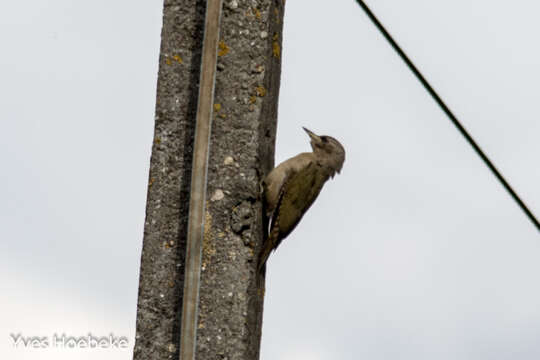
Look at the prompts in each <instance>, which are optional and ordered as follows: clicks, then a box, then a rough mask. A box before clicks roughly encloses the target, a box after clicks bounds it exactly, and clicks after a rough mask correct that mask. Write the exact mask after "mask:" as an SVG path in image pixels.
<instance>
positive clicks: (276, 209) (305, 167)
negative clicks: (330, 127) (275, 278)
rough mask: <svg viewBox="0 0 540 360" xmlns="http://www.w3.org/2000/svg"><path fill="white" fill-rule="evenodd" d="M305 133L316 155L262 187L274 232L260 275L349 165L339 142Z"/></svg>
mask: <svg viewBox="0 0 540 360" xmlns="http://www.w3.org/2000/svg"><path fill="white" fill-rule="evenodd" d="M303 129H304V131H305V132H306V133H307V134H308V135H309V137H310V138H311V148H312V149H313V151H312V152H305V153H301V154H298V155H296V156H295V157H292V158H290V159H288V160H286V161H284V162H282V163H281V164H279V165H278V166H277V167H275V168H274V169H273V170H272V171H270V173H269V174H268V176H267V177H266V178H265V179H264V181H263V183H262V190H263V196H264V200H265V207H266V216H267V218H268V219H269V220H270V228H269V231H268V238H267V239H266V240H265V242H264V243H263V248H262V250H261V253H260V255H259V261H258V265H257V269H258V271H259V272H261V271H262V269H263V268H264V265H265V264H266V260H268V257H269V256H270V253H271V252H272V250H275V249H276V248H277V247H278V246H279V244H280V243H281V241H283V239H285V238H286V237H287V235H289V234H290V233H291V231H293V230H294V228H295V227H296V225H298V222H300V220H301V219H302V217H303V216H304V214H305V213H306V211H307V210H308V209H309V207H310V206H311V204H313V202H314V201H315V199H316V198H317V196H318V195H319V193H320V192H321V189H322V188H323V186H324V183H325V182H326V181H327V180H328V179H329V178H333V177H334V175H335V174H336V172H337V173H338V174H339V172H340V171H341V168H342V166H343V162H344V161H345V149H344V148H343V146H342V145H341V144H340V143H339V141H337V140H336V139H334V138H333V137H331V136H326V135H322V136H318V135H316V134H315V133H313V132H312V131H310V130H308V129H306V128H303Z"/></svg>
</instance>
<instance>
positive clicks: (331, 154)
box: [303, 127, 345, 177]
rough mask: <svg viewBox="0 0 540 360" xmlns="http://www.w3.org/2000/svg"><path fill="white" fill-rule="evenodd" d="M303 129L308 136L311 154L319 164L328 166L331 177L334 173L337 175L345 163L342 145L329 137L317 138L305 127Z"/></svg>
mask: <svg viewBox="0 0 540 360" xmlns="http://www.w3.org/2000/svg"><path fill="white" fill-rule="evenodd" d="M303 129H304V131H305V132H306V133H307V134H308V135H309V137H310V139H311V142H310V143H311V148H312V149H313V153H314V154H315V155H316V156H317V158H318V160H319V161H320V162H321V164H322V165H325V166H328V167H329V168H330V170H332V174H331V176H332V177H333V176H334V174H335V173H336V172H337V173H338V174H339V173H340V171H341V168H342V167H343V162H344V161H345V149H344V148H343V145H341V144H340V142H339V141H337V140H336V139H334V138H333V137H331V136H327V135H321V136H319V135H317V134H315V133H314V132H312V131H310V130H308V129H306V128H305V127H303Z"/></svg>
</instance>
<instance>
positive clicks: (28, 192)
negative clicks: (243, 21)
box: [0, 0, 540, 360]
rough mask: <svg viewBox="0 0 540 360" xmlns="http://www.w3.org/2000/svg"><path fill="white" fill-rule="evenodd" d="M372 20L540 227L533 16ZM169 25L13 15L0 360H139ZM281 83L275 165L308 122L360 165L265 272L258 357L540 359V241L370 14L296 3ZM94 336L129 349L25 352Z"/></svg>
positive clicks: (66, 7)
mask: <svg viewBox="0 0 540 360" xmlns="http://www.w3.org/2000/svg"><path fill="white" fill-rule="evenodd" d="M225 1H227V0H225ZM239 1H240V2H242V1H246V0H239ZM369 4H370V5H371V6H372V10H373V11H374V12H375V13H376V14H377V15H378V16H379V18H380V20H381V21H382V22H383V23H384V24H385V25H386V26H387V28H388V30H389V31H390V32H391V33H392V34H393V35H394V37H395V39H396V40H397V41H398V42H399V43H400V44H401V45H402V47H403V48H404V49H405V51H406V52H407V53H408V54H409V55H410V57H411V58H412V59H413V61H414V62H415V63H416V64H417V66H418V67H419V68H420V69H421V70H422V71H423V72H424V75H425V76H426V77H427V78H428V79H429V80H430V81H431V82H432V84H433V85H434V87H435V88H436V89H437V90H438V91H439V93H440V94H441V96H442V97H443V98H444V99H445V100H446V102H447V103H448V105H449V106H450V107H451V108H452V110H453V111H454V112H455V114H456V115H457V116H458V117H459V118H460V119H461V121H462V122H463V124H464V125H465V127H466V128H467V129H468V130H469V131H470V133H471V134H472V135H473V137H474V138H475V139H476V140H477V141H478V143H479V144H480V145H481V146H482V147H483V148H484V150H485V151H486V153H487V154H488V155H489V156H490V157H491V158H492V160H493V161H494V162H495V164H496V165H497V167H498V168H499V169H500V170H501V171H502V173H504V174H505V176H506V177H507V179H508V180H509V182H510V183H511V184H512V185H513V186H514V188H515V189H516V190H517V191H518V193H519V194H520V195H521V196H522V198H523V199H524V200H525V201H526V203H527V204H528V206H529V207H530V209H531V210H532V211H533V212H534V213H535V214H536V215H537V216H540V186H539V184H540V165H539V164H540V161H539V158H540V141H539V138H540V110H539V108H538V106H537V104H538V102H539V100H540V99H539V95H538V94H539V90H538V84H540V66H538V64H540V46H539V45H538V34H539V33H540V24H539V23H538V21H537V14H538V13H539V12H540V5H537V4H536V3H535V2H530V1H523V0H520V1H514V2H511V3H510V2H507V1H493V0H491V1H487V0H476V1H465V0H456V1H452V2H448V1H442V0H429V1H427V0H424V1H421V0H410V1H406V2H405V1H397V0H378V1H376V2H375V1H370V2H369ZM306 6H309V9H306ZM127 9H129V11H127ZM161 14H162V3H161V1H153V2H150V1H144V2H143V1H127V0H115V1H105V0H94V1H91V2H88V1H86V2H81V1H78V2H74V1H71V0H51V1H47V2H43V1H37V0H28V1H24V2H13V1H12V2H7V1H4V2H1V3H0V44H2V56H1V57H0V79H1V80H2V81H1V84H0V120H1V121H0V162H1V163H2V172H1V173H0V204H1V205H0V239H1V241H0V284H1V288H0V293H1V294H2V295H1V296H0V305H1V308H2V310H0V318H1V321H0V356H1V357H2V358H6V359H55V360H56V359H74V358H76V359H131V356H132V350H131V349H132V346H133V338H134V332H135V312H136V301H137V287H138V276H139V274H138V271H139V268H138V266H139V261H140V251H141V244H142V234H143V222H144V210H145V196H146V185H147V184H146V182H147V178H148V167H149V158H150V149H151V142H152V137H153V119H154V116H153V112H154V105H155V89H156V79H157V66H158V53H159V42H160V38H159V36H160V30H161ZM281 84H282V87H281V95H280V100H279V102H280V108H279V122H278V140H277V147H276V162H279V161H283V160H285V159H287V158H288V157H291V156H293V155H295V154H297V153H298V152H302V151H306V150H308V149H309V145H308V139H307V136H306V135H305V134H304V132H303V131H302V130H301V126H306V127H308V128H310V129H311V130H313V131H315V132H317V133H323V134H328V135H331V136H333V137H335V138H337V139H339V140H340V141H341V142H342V143H343V145H344V146H345V149H346V151H347V159H346V161H345V165H344V168H343V171H342V173H341V175H338V176H337V177H336V178H335V179H334V180H333V181H331V182H329V183H328V184H327V185H326V186H325V188H324V190H323V192H322V193H321V195H320V197H319V199H318V201H317V203H316V204H315V205H314V206H313V207H312V208H311V210H310V212H309V213H308V215H306V216H305V218H304V219H303V221H302V223H301V224H300V225H299V226H298V228H297V229H296V230H295V232H294V233H293V234H292V235H291V236H290V237H289V238H287V240H285V241H284V243H283V244H282V245H281V247H280V248H279V250H278V251H277V252H276V253H275V254H274V255H273V256H272V257H271V259H270V265H269V270H268V275H267V289H266V290H267V291H266V300H265V313H264V328H263V340H262V356H261V359H262V360H271V359H280V360H304V359H305V360H326V359H328V360H330V359H331V360H335V359H337V360H357V359H370V360H388V359H400V360H401V359H404V360H424V359H425V360H428V359H429V360H431V359H440V360H446V359H448V360H455V359H459V360H464V359H474V360H488V359H489V360H494V359H495V360H498V359H501V360H502V359H525V360H528V359H538V358H540V306H539V304H540V287H539V286H538V276H539V274H540V261H539V259H540V236H539V234H538V232H537V230H536V229H535V228H534V227H533V226H532V224H531V223H530V221H529V220H528V219H527V218H526V217H525V216H524V214H523V213H522V212H521V211H520V209H519V208H518V207H517V205H516V204H515V203H514V202H513V201H512V200H511V198H510V197H509V196H508V194H507V193H506V192H505V191H504V190H503V188H502V187H501V185H500V184H499V183H498V182H497V181H496V179H495V178H494V177H493V175H492V174H491V173H490V172H489V171H488V170H487V168H486V167H485V165H484V164H483V163H482V162H481V161H480V160H479V158H478V157H477V156H476V155H475V153H474V152H473V151H472V150H471V148H470V147H469V145H468V144H467V143H466V142H465V141H464V139H463V138H462V137H461V135H459V133H458V132H457V131H456V130H455V128H454V127H453V125H452V124H451V123H450V122H449V120H448V119H447V118H446V117H445V115H444V114H443V113H442V112H441V110H440V109H439V108H438V107H437V106H436V105H435V103H434V102H433V100H432V99H431V98H430V97H429V96H428V94H427V93H426V91H425V90H424V89H423V88H422V87H421V86H420V85H419V83H418V81H417V80H416V79H415V78H414V77H413V75H412V74H411V73H410V71H409V70H408V69H407V68H406V67H405V66H404V65H403V63H402V61H401V60H400V59H399V58H398V57H397V56H396V54H395V53H394V52H393V50H392V49H391V48H390V46H389V45H388V44H387V43H386V42H385V40H384V39H383V38H382V36H381V35H380V34H379V33H378V32H377V31H376V29H375V28H374V26H373V25H372V24H371V23H370V22H369V20H368V19H367V17H366V16H365V15H364V13H363V12H362V11H361V9H360V8H359V7H358V5H357V4H356V3H355V1H353V0H347V1H332V2H328V1H323V0H310V1H309V2H307V1H305V0H303V1H302V0H290V1H287V5H286V18H285V31H284V46H283V72H282V82H281ZM299 258H300V259H301V261H298V259H299ZM297 264H301V266H300V267H298V265H297ZM89 331H90V332H92V333H93V334H96V335H103V334H105V335H106V334H109V333H111V332H112V333H114V335H116V336H126V337H127V338H128V339H129V341H130V344H129V348H128V349H126V350H103V351H97V350H91V351H84V350H79V351H76V350H74V351H67V350H62V349H46V350H29V349H20V348H18V349H15V348H13V345H12V342H11V339H10V334H17V333H21V334H22V335H23V336H49V337H50V336H51V335H52V334H54V333H66V334H68V335H76V336H79V335H84V334H87V333H88V332H89Z"/></svg>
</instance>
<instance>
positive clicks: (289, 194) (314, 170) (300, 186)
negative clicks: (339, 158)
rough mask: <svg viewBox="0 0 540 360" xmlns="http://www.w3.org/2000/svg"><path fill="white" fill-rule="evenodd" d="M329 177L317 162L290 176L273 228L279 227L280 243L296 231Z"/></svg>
mask: <svg viewBox="0 0 540 360" xmlns="http://www.w3.org/2000/svg"><path fill="white" fill-rule="evenodd" d="M327 178H328V176H327V175H326V174H325V173H324V172H323V171H322V169H321V167H320V165H318V164H317V163H316V162H311V163H309V165H308V166H306V167H304V168H302V169H301V170H299V171H297V172H295V173H292V174H290V176H289V178H288V179H287V182H286V184H285V186H284V188H285V189H286V190H285V191H284V193H283V195H282V197H281V199H280V201H279V204H278V208H277V211H276V215H277V216H274V219H273V220H278V221H275V223H274V221H273V222H272V225H273V226H272V227H274V226H278V227H279V241H278V243H277V244H276V247H277V246H278V245H279V243H280V242H281V240H283V239H284V238H286V237H287V236H288V235H289V234H290V232H291V231H293V230H294V228H295V227H296V225H298V222H300V220H301V219H302V217H303V216H304V214H305V213H306V211H307V210H308V209H309V208H310V207H311V205H312V204H313V202H314V201H315V199H316V198H317V196H318V195H319V193H320V192H321V189H322V187H323V185H324V183H325V181H326V179H327Z"/></svg>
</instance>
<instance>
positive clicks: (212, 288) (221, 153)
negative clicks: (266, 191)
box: [134, 0, 284, 360]
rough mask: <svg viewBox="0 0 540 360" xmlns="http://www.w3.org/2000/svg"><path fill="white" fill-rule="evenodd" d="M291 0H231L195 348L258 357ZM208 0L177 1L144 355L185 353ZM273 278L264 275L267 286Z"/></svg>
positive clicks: (163, 90)
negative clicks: (266, 210)
mask: <svg viewBox="0 0 540 360" xmlns="http://www.w3.org/2000/svg"><path fill="white" fill-rule="evenodd" d="M283 5H284V4H283V2H282V0H223V10H222V15H221V26H220V40H219V43H218V49H217V51H218V54H217V55H218V60H217V73H216V81H215V95H214V101H213V115H212V116H213V118H212V121H213V123H212V130H211V140H210V154H209V162H208V178H207V192H206V200H207V201H206V207H205V211H204V220H205V221H204V240H203V244H202V262H201V276H200V289H199V294H200V295H199V300H198V309H199V314H198V320H197V324H198V325H197V342H196V346H195V358H196V359H199V360H202V359H231V360H232V359H258V357H259V344H260V335H261V319H262V305H263V293H262V291H261V290H260V289H259V286H261V284H257V272H256V264H257V254H258V252H259V250H260V247H261V243H262V235H263V231H262V208H261V201H260V198H259V181H260V180H261V179H262V178H263V177H264V175H265V174H267V173H268V171H269V170H270V169H271V168H272V165H273V161H274V142H275V129H276V117H277V101H278V92H279V77H280V64H281V38H282V36H281V33H282V24H283ZM205 10H206V1H202V0H165V4H164V10H163V29H162V43H161V54H160V65H159V77H158V89H157V104H156V117H155V137H154V144H153V149H152V159H151V164H150V176H149V185H148V199H147V208H146V222H145V231H144V242H143V253H142V259H141V274H140V284H139V299H138V309H137V334H136V343H135V349H134V359H136V360H143V359H144V360H147V359H178V357H179V347H180V338H181V336H182V334H181V330H180V329H181V327H180V324H181V313H182V305H183V291H184V273H185V267H184V266H185V263H186V239H187V228H188V226H187V225H188V209H189V203H190V198H189V197H190V181H191V171H192V159H193V141H194V135H195V118H196V111H197V104H198V94H199V79H200V76H201V74H200V69H201V53H202V43H203V32H204V21H205ZM261 287H262V286H261Z"/></svg>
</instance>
